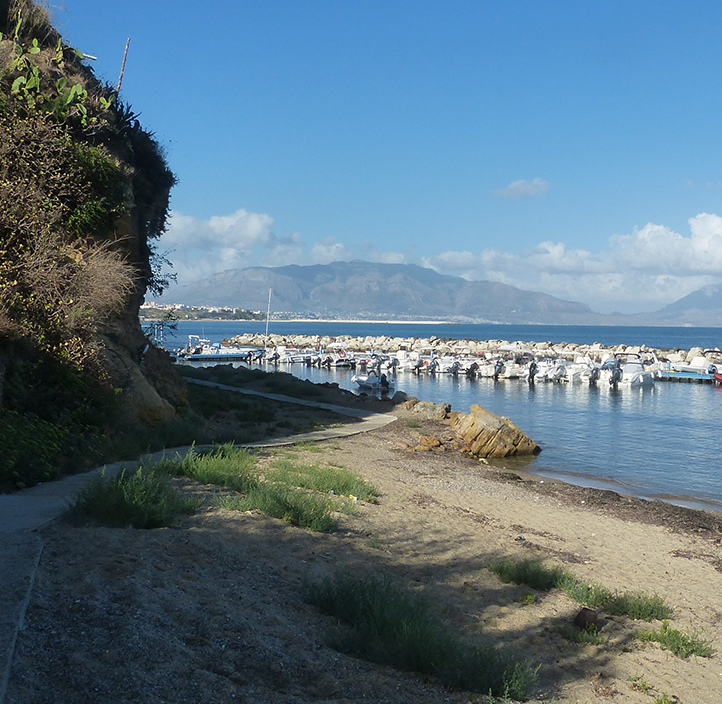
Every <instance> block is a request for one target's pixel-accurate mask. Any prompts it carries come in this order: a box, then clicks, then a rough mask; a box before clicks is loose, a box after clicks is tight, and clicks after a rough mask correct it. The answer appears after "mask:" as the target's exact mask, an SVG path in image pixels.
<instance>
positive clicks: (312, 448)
mask: <svg viewBox="0 0 722 704" xmlns="http://www.w3.org/2000/svg"><path fill="white" fill-rule="evenodd" d="M319 427H321V428H323V426H322V425H320V424H319ZM316 430H318V428H316ZM293 447H295V448H297V449H299V450H303V451H304V452H313V453H316V454H320V453H322V452H324V449H323V448H322V447H320V446H319V445H317V444H316V443H315V442H311V441H310V440H300V441H299V442H296V443H294V444H293Z"/></svg>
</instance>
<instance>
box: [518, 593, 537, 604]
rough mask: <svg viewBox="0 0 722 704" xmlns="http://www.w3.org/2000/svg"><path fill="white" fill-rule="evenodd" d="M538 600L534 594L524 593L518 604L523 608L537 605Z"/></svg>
mask: <svg viewBox="0 0 722 704" xmlns="http://www.w3.org/2000/svg"><path fill="white" fill-rule="evenodd" d="M536 602H537V598H536V594H534V592H524V593H523V594H522V595H521V596H520V597H519V598H518V599H517V603H519V604H521V605H522V606H533V605H534V604H536Z"/></svg>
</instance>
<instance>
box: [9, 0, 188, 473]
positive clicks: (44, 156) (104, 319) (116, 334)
mask: <svg viewBox="0 0 722 704" xmlns="http://www.w3.org/2000/svg"><path fill="white" fill-rule="evenodd" d="M0 183H2V188H0V439H2V440H7V441H8V442H9V443H10V449H11V450H13V448H14V450H15V452H14V454H13V452H12V451H10V452H8V453H6V456H5V458H4V459H3V466H0V481H1V480H2V479H3V478H4V477H3V472H5V474H6V475H8V474H9V476H10V477H12V476H13V472H14V471H15V470H13V469H12V466H13V465H17V466H20V465H22V464H23V462H24V461H25V458H27V457H28V456H31V457H32V458H34V461H36V460H37V461H38V462H39V465H42V467H45V468H46V469H47V466H50V465H52V464H53V463H55V462H56V461H57V459H58V456H60V455H63V456H65V457H66V459H67V457H69V456H70V455H72V454H73V453H72V452H70V455H68V453H66V449H67V446H68V444H73V443H75V444H76V445H80V444H82V443H83V439H85V440H88V438H89V436H90V435H95V436H97V437H102V436H103V434H104V433H105V432H106V431H107V430H108V427H109V424H112V422H115V423H116V424H117V423H123V424H127V423H131V422H135V421H140V422H143V423H146V424H156V423H159V422H161V421H164V420H168V419H170V418H172V417H173V416H174V415H175V413H176V409H177V408H180V407H182V406H183V405H184V404H185V403H186V397H185V386H184V384H183V382H182V381H181V379H180V378H179V377H178V376H177V374H176V373H175V371H174V370H173V368H172V367H171V365H170V363H169V360H168V358H167V355H165V353H163V352H162V351H160V350H157V349H155V348H154V347H153V346H152V345H149V343H148V340H147V338H146V337H145V335H144V334H143V331H142V330H141V327H140V324H139V322H138V309H139V307H140V304H141V302H142V300H143V296H144V294H145V293H146V291H147V290H148V289H150V290H153V291H155V292H156V293H159V292H160V291H162V289H163V287H164V285H165V284H166V283H167V282H166V281H164V280H163V277H162V276H161V275H160V274H159V269H158V267H157V266H156V265H155V260H156V257H155V244H154V243H155V242H156V241H157V238H158V237H160V235H161V234H162V233H163V232H164V230H165V223H166V217H167V212H168V197H169V192H170V189H171V187H172V185H173V183H174V177H173V174H172V172H171V171H170V170H169V168H168V166H167V164H166V162H165V159H164V157H163V153H162V150H161V148H160V147H159V145H158V144H157V142H156V141H155V140H154V139H153V137H152V136H151V135H150V134H149V133H148V132H147V131H145V130H144V129H143V127H142V126H141V125H140V123H139V122H138V120H137V116H136V115H135V114H134V113H133V111H132V110H131V109H130V108H129V107H128V106H127V105H124V104H123V103H122V102H121V101H120V100H119V97H118V95H116V94H115V92H114V91H113V90H112V89H111V88H110V87H108V86H105V85H103V84H102V83H101V82H100V81H98V80H97V79H96V78H95V76H94V75H93V73H92V71H91V70H90V69H89V68H88V67H87V66H86V65H85V64H84V63H83V61H82V54H80V53H79V52H77V51H75V50H74V49H73V48H72V47H70V46H68V45H67V44H65V43H64V42H63V39H62V37H61V36H60V35H59V34H58V33H57V32H56V31H55V29H54V28H53V27H52V25H51V23H50V21H49V18H48V16H47V14H46V12H45V11H44V10H43V9H42V8H40V7H39V6H37V5H35V4H34V3H33V2H30V1H29V0H0ZM113 419H114V420H113ZM71 438H74V440H72V442H71ZM32 442H35V443H36V444H37V446H31V445H32ZM23 443H24V444H23ZM28 443H30V444H28ZM48 447H49V448H50V450H47V452H46V450H45V448H48ZM48 453H49V454H48ZM53 453H55V454H53ZM39 455H42V457H41V458H40V459H39V460H38V459H37V458H38V457H39ZM38 471H41V470H40V469H39V470H38Z"/></svg>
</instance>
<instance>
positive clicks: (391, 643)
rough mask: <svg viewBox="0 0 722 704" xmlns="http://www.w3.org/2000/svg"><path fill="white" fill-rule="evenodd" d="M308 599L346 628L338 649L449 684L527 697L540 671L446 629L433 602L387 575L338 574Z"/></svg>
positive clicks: (334, 639) (332, 639)
mask: <svg viewBox="0 0 722 704" xmlns="http://www.w3.org/2000/svg"><path fill="white" fill-rule="evenodd" d="M306 599H307V601H308V602H309V603H311V604H313V605H314V606H316V607H318V608H319V609H320V610H321V611H323V612H324V613H326V614H329V615H331V616H334V617H335V618H337V619H339V621H341V622H342V623H343V624H344V625H345V626H346V628H343V629H336V630H335V631H334V632H333V633H332V634H330V635H329V644H330V645H331V646H332V647H334V648H336V649H337V650H339V651H341V652H345V653H349V654H352V655H354V656H357V657H361V658H364V659H366V660H370V661H372V662H377V663H381V664H384V665H390V666H392V667H396V668H399V669H402V670H410V671H414V672H419V673H422V674H426V675H431V676H434V677H437V678H439V680H440V681H441V682H442V683H443V684H445V685H446V686H449V687H454V688H457V689H462V690H471V691H475V692H481V693H484V694H489V693H491V694H493V695H497V696H506V697H513V698H514V699H525V698H526V697H527V695H528V692H529V689H530V687H531V686H532V684H533V683H534V681H535V678H536V670H535V669H534V668H532V667H531V666H530V665H529V664H528V662H526V661H525V660H523V659H521V658H519V657H517V656H515V655H514V654H513V653H511V652H510V651H508V650H502V649H500V648H497V647H494V646H492V645H490V644H488V643H486V642H484V641H468V640H464V639H462V638H461V637H459V636H458V635H457V634H456V633H454V632H452V631H450V630H449V629H447V628H446V627H445V625H444V624H443V622H442V621H441V620H440V619H439V617H438V616H437V615H436V613H435V612H434V611H433V610H432V609H431V607H430V604H429V602H428V601H427V600H426V599H424V598H423V597H422V596H421V595H419V594H418V593H416V592H413V591H410V590H408V589H404V588H401V587H400V586H398V585H397V584H395V583H394V582H393V581H392V580H391V579H389V578H385V577H369V578H365V579H358V578H355V577H350V576H345V575H337V576H336V577H335V578H329V579H327V580H325V581H322V582H318V583H314V584H310V585H307V587H306Z"/></svg>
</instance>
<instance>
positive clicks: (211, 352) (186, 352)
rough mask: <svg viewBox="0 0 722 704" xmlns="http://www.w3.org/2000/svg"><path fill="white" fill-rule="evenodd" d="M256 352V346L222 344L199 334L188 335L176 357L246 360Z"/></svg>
mask: <svg viewBox="0 0 722 704" xmlns="http://www.w3.org/2000/svg"><path fill="white" fill-rule="evenodd" d="M258 352H259V350H258V348H257V347H237V346H235V345H223V344H222V343H220V342H215V343H212V342H211V341H210V340H208V339H206V338H204V337H200V336H199V335H188V344H187V345H186V346H185V347H183V349H181V350H180V351H179V352H178V353H177V354H176V358H177V359H178V360H183V361H189V362H221V363H225V362H247V361H249V360H250V359H251V358H252V357H253V356H254V355H256V354H258Z"/></svg>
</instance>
